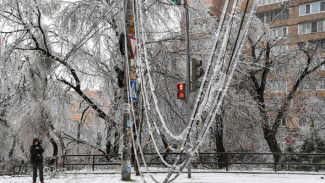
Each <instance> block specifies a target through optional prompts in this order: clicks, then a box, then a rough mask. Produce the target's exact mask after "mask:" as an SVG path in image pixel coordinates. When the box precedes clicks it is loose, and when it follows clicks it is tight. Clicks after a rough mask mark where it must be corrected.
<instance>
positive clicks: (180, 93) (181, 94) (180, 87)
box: [177, 83, 185, 100]
mask: <svg viewBox="0 0 325 183" xmlns="http://www.w3.org/2000/svg"><path fill="white" fill-rule="evenodd" d="M177 98H178V99H183V100H184V99H185V83H179V84H177Z"/></svg>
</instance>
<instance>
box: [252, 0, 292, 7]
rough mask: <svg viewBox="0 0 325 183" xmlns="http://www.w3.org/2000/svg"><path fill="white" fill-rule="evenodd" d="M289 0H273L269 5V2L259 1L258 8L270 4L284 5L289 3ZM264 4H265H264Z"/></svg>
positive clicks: (266, 0)
mask: <svg viewBox="0 0 325 183" xmlns="http://www.w3.org/2000/svg"><path fill="white" fill-rule="evenodd" d="M287 1H288V0H271V1H270V3H269V0H259V2H258V6H266V5H270V4H275V3H282V2H287ZM263 2H264V4H263Z"/></svg>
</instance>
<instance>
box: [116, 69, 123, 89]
mask: <svg viewBox="0 0 325 183" xmlns="http://www.w3.org/2000/svg"><path fill="white" fill-rule="evenodd" d="M114 70H115V72H116V73H117V83H118V87H119V88H123V87H124V71H122V70H121V69H120V68H118V67H117V66H115V67H114Z"/></svg>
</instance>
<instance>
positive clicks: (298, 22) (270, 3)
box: [209, 0, 325, 134]
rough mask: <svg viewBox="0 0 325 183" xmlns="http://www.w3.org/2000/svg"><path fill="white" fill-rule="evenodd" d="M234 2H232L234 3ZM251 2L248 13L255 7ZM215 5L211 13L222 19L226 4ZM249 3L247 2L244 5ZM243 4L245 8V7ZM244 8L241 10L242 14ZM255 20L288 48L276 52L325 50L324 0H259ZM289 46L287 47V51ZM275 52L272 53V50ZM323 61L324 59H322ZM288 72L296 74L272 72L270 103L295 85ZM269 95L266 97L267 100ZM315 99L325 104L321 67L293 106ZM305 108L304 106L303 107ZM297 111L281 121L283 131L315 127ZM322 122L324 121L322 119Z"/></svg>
mask: <svg viewBox="0 0 325 183" xmlns="http://www.w3.org/2000/svg"><path fill="white" fill-rule="evenodd" d="M231 2H233V0H232V1H231ZM253 2H254V1H252V0H251V1H250V2H249V5H248V10H250V8H251V7H252V3H253ZM209 3H210V4H211V5H212V7H211V9H210V11H211V13H213V14H214V15H216V16H217V17H220V15H221V12H222V8H223V5H224V0H212V1H209ZM245 3H246V1H245ZM245 3H243V6H244V4H245ZM243 9H244V7H242V10H243ZM255 16H256V17H257V18H259V19H260V22H261V24H262V25H263V24H264V25H265V26H266V27H267V26H268V25H271V33H270V35H269V36H268V38H266V39H269V40H280V39H281V40H284V42H286V44H287V45H284V47H281V48H279V49H276V47H274V48H273V52H281V51H290V49H297V48H299V47H300V46H306V45H308V44H314V45H317V49H319V50H323V49H324V50H325V1H324V0H316V1H315V0H294V1H287V0H258V7H257V11H256V14H255ZM285 46H286V47H285ZM271 51H272V50H271ZM320 60H321V59H320ZM288 72H297V71H293V70H292V69H291V68H289V67H288V66H286V65H285V66H282V67H281V66H278V67H276V68H274V70H272V71H271V73H270V74H269V77H268V83H269V85H271V86H272V87H270V90H268V91H267V93H268V94H269V99H270V98H271V94H273V95H274V94H276V95H277V96H281V95H283V96H285V95H287V94H288V92H290V90H291V89H292V87H293V83H292V82H290V78H288V77H290V76H289V75H287V73H288ZM268 94H267V95H266V97H268ZM305 99H313V100H314V101H315V100H318V101H320V102H321V104H323V103H324V102H325V67H324V66H322V67H321V68H319V69H318V70H316V71H315V73H314V74H313V75H312V76H311V77H308V78H305V79H304V81H303V82H302V83H301V85H300V87H299V90H298V91H297V92H296V96H295V98H294V99H293V101H292V103H299V102H300V100H305ZM301 105H304V104H301ZM293 106H295V107H296V110H295V109H293V110H292V109H291V110H290V111H288V115H287V116H286V117H285V118H284V119H283V120H282V122H281V125H280V126H281V128H283V129H286V130H288V131H289V132H290V133H293V134H295V133H298V132H299V129H300V128H301V127H308V128H309V127H313V126H314V121H315V119H313V118H312V117H310V114H308V112H306V111H307V110H303V109H304V107H303V106H299V105H298V104H294V105H293ZM269 115H270V119H271V120H272V119H274V118H275V115H276V114H275V113H272V112H271V113H269ZM320 120H322V119H320Z"/></svg>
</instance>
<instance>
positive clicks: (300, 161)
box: [13, 152, 325, 174]
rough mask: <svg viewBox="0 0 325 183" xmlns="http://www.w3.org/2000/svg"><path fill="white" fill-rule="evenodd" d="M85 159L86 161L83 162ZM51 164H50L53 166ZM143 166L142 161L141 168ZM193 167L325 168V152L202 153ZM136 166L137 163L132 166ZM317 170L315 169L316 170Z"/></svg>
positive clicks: (97, 158) (90, 158) (74, 160)
mask: <svg viewBox="0 0 325 183" xmlns="http://www.w3.org/2000/svg"><path fill="white" fill-rule="evenodd" d="M161 155H162V156H163V157H164V158H165V160H166V161H167V162H169V163H173V162H174V160H175V159H176V156H177V155H181V158H180V162H182V161H184V159H185V158H186V157H187V154H184V153H182V154H180V153H161ZM274 155H278V156H279V157H280V161H278V162H276V161H274V159H273V156H274ZM144 156H145V159H146V164H147V165H148V166H161V167H165V166H164V163H162V162H161V161H160V158H159V156H158V154H157V153H144ZM112 157H119V155H115V156H112V155H63V156H62V157H61V158H62V164H59V158H58V157H51V158H44V162H46V161H48V163H44V165H48V166H51V168H53V169H55V170H56V169H58V168H62V169H63V170H66V169H68V168H69V167H70V168H71V167H75V166H77V167H78V166H91V168H92V170H93V171H94V170H95V167H96V166H105V165H106V166H120V165H121V163H120V162H119V160H114V161H111V158H112ZM82 158H86V161H85V159H82ZM50 161H51V163H50ZM143 164H144V163H143V162H142V161H140V165H143ZM191 164H192V166H193V167H197V166H199V165H204V166H209V167H210V168H211V169H216V168H220V167H221V168H225V169H226V171H229V168H230V167H231V166H235V165H243V166H249V167H253V166H254V165H256V166H261V165H264V166H267V167H268V168H270V169H273V170H274V171H275V172H277V171H278V169H279V167H280V168H281V169H284V168H283V167H286V169H287V170H289V169H290V167H298V166H302V167H313V168H314V170H315V169H316V168H321V169H325V153H254V152H219V153H216V152H203V153H198V154H197V155H196V156H195V157H194V158H192V160H191ZM133 165H134V164H133ZM28 167H30V165H27V164H21V165H16V166H14V168H13V173H14V174H17V173H24V172H26V171H27V168H28ZM315 167H316V168H315Z"/></svg>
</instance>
